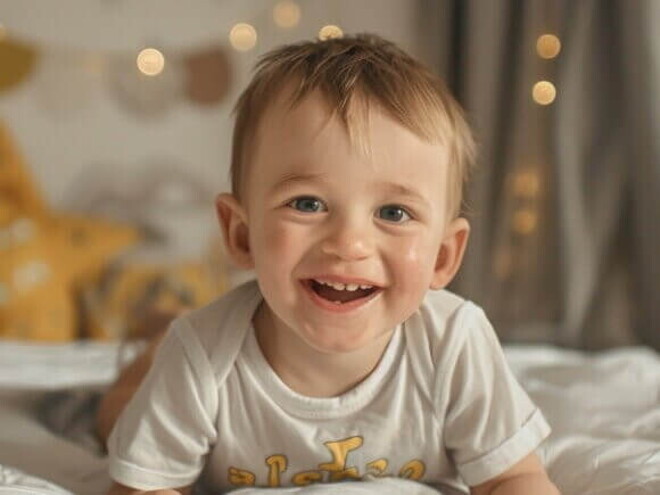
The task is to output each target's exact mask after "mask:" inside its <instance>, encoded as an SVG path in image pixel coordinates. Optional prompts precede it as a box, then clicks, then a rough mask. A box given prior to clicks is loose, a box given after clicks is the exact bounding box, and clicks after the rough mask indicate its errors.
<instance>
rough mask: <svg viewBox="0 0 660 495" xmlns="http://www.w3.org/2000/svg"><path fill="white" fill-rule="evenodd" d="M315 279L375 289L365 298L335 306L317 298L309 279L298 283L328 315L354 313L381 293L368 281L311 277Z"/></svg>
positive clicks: (378, 288) (319, 297) (377, 287)
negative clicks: (369, 286)
mask: <svg viewBox="0 0 660 495" xmlns="http://www.w3.org/2000/svg"><path fill="white" fill-rule="evenodd" d="M313 278H315V279H317V280H318V279H321V280H329V281H332V282H341V283H344V284H346V283H352V284H362V285H371V286H373V287H375V288H376V290H375V291H374V292H372V293H371V294H369V295H368V296H367V297H363V298H361V299H357V300H355V301H349V302H345V303H342V304H335V303H332V302H330V301H328V300H327V299H323V298H322V297H321V296H319V295H318V294H317V293H316V292H314V290H313V289H312V287H311V284H310V283H309V280H311V279H309V278H308V279H304V280H301V281H300V285H301V286H302V288H303V290H304V292H305V293H306V294H307V295H308V296H309V298H310V299H311V301H312V302H313V303H314V304H315V305H316V306H318V307H320V308H321V309H323V310H325V311H328V312H330V313H350V312H351V311H355V310H356V309H359V308H361V307H363V306H365V305H367V304H369V303H370V302H371V301H373V300H374V299H375V298H376V297H378V296H379V295H380V293H381V292H382V288H381V287H379V286H377V285H375V284H373V283H372V282H369V281H368V280H364V279H347V278H339V277H313Z"/></svg>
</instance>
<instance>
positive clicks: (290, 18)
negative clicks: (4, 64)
mask: <svg viewBox="0 0 660 495" xmlns="http://www.w3.org/2000/svg"><path fill="white" fill-rule="evenodd" d="M301 17H302V11H301V8H300V6H299V5H298V4H297V3H296V2H294V1H293V0H282V1H280V2H277V3H276V4H275V6H274V7H273V9H272V20H273V22H274V23H275V24H276V25H277V26H278V27H280V28H282V29H292V28H295V27H296V26H298V24H299V23H300V19H301ZM0 33H1V31H0ZM343 35H344V33H343V30H342V29H341V28H340V27H339V26H337V25H334V24H327V25H324V26H323V27H321V28H320V29H319V31H318V37H319V39H321V40H324V39H330V38H340V37H342V36H343ZM228 40H229V44H230V45H231V46H232V48H234V50H236V51H239V52H247V51H250V50H252V49H253V48H255V47H256V45H257V40H258V33H257V29H256V28H255V26H253V25H252V24H249V23H247V22H238V23H236V24H234V26H232V28H231V29H230V31H229V35H228ZM136 65H137V68H138V70H139V71H140V72H141V73H143V74H144V75H147V76H157V75H158V74H160V73H161V72H162V71H163V69H164V67H165V55H164V54H163V53H162V52H161V51H160V50H158V49H157V48H154V47H147V48H144V49H142V50H141V51H140V53H139V54H138V56H137V59H136Z"/></svg>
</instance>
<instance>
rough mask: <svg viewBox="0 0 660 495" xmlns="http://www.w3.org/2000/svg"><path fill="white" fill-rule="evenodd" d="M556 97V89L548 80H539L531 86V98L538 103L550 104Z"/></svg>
mask: <svg viewBox="0 0 660 495" xmlns="http://www.w3.org/2000/svg"><path fill="white" fill-rule="evenodd" d="M556 97H557V90H556V89H555V85H554V84H552V83H551V82H550V81H539V82H537V83H536V84H535V85H534V87H533V88H532V98H534V101H535V102H536V103H538V104H539V105H550V103H552V102H553V101H555V98H556Z"/></svg>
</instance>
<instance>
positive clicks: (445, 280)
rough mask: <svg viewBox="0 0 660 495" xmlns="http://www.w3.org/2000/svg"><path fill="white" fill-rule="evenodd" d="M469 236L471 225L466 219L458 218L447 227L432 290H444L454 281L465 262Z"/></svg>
mask: <svg viewBox="0 0 660 495" xmlns="http://www.w3.org/2000/svg"><path fill="white" fill-rule="evenodd" d="M469 236H470V224H469V223H468V221H467V220H466V219H465V218H456V219H455V220H452V221H451V222H450V224H449V225H448V226H447V229H446V231H445V237H444V239H443V240H442V244H440V249H439V251H438V258H437V259H436V262H435V271H434V274H433V280H432V281H431V289H434V290H437V289H443V288H445V287H446V286H447V285H449V282H451V281H452V279H453V278H454V275H456V272H458V269H459V268H460V266H461V262H462V261H463V255H464V254H465V248H466V246H467V241H468V237H469Z"/></svg>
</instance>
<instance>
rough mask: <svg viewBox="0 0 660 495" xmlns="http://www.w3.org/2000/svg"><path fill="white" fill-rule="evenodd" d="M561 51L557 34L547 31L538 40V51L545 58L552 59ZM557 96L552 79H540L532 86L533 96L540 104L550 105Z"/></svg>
mask: <svg viewBox="0 0 660 495" xmlns="http://www.w3.org/2000/svg"><path fill="white" fill-rule="evenodd" d="M560 51H561V41H560V40H559V37H558V36H557V35H556V34H551V33H546V34H542V35H541V36H539V37H538V38H537V40H536V53H537V54H538V56H539V57H541V58H542V59H545V60H552V59H554V58H556V57H557V56H558V55H559V52H560ZM556 97H557V89H556V88H555V85H554V84H552V82H550V81H546V80H542V81H538V82H536V83H535V84H534V86H533V87H532V98H533V99H534V101H535V102H536V103H538V104H539V105H550V104H551V103H552V102H554V101H555V98H556Z"/></svg>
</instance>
